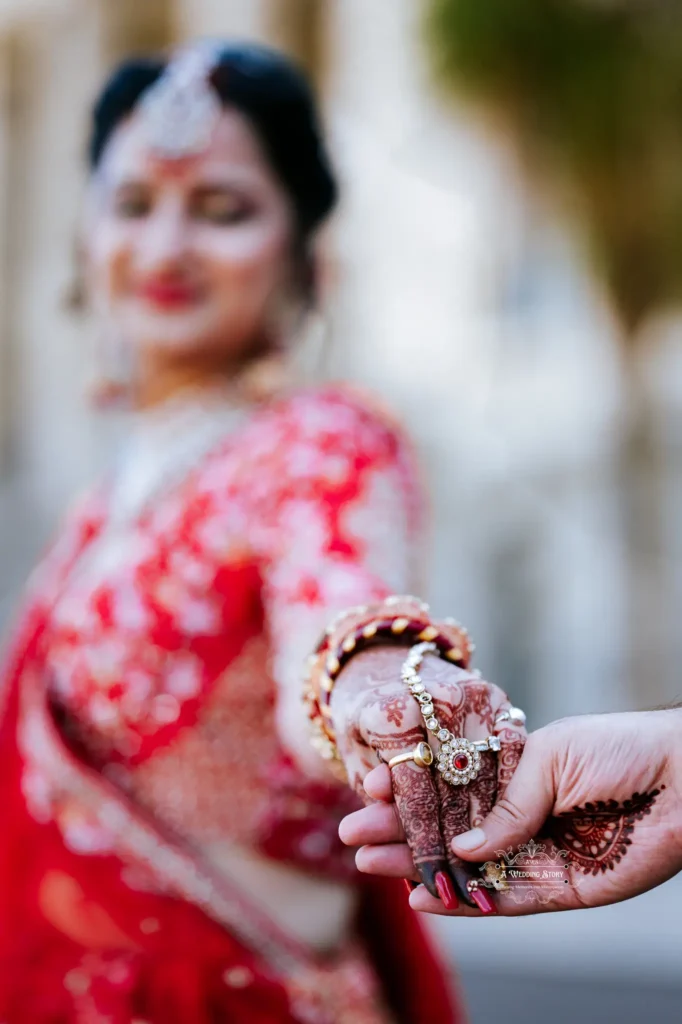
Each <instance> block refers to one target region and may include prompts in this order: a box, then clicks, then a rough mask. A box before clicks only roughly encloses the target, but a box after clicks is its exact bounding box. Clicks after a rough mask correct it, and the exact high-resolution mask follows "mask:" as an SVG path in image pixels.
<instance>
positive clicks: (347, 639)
mask: <svg viewBox="0 0 682 1024" xmlns="http://www.w3.org/2000/svg"><path fill="white" fill-rule="evenodd" d="M418 643H429V644H433V650H434V652H435V653H437V654H438V655H439V656H440V657H441V658H444V659H445V660H446V661H449V662H451V663H452V664H454V665H458V666H459V667H460V668H467V667H468V665H469V662H470V659H471V656H472V654H473V652H474V650H475V648H474V645H473V643H472V642H471V640H470V638H469V634H468V632H467V631H466V629H465V628H464V626H462V625H460V623H458V622H456V621H455V620H454V619H444V620H443V621H442V622H434V621H433V620H432V619H431V617H430V611H429V606H428V605H427V604H424V602H423V601H420V600H419V599H418V598H416V597H410V596H406V597H398V596H395V597H388V598H386V600H385V601H382V602H380V603H378V604H374V605H363V606H361V607H358V608H351V609H349V610H347V611H345V612H343V613H342V614H341V615H339V616H337V618H336V619H334V621H333V622H332V623H331V624H330V625H329V626H328V628H327V629H326V631H325V633H324V635H323V637H322V639H321V640H320V642H319V644H318V645H317V648H316V650H315V652H314V654H312V655H311V657H310V659H309V662H308V672H307V675H306V679H305V685H304V701H305V704H306V707H307V711H308V717H309V719H310V721H311V724H312V732H313V735H312V743H313V745H314V746H315V747H316V749H317V750H318V752H319V753H320V754H321V755H322V757H324V758H325V759H326V760H330V761H340V757H339V751H338V747H337V744H336V734H335V731H334V723H333V721H332V712H331V706H330V705H331V695H332V691H333V689H334V684H335V682H336V680H337V678H338V676H339V674H340V673H341V671H342V669H343V668H344V667H345V666H346V665H347V664H348V662H349V661H350V659H351V658H352V657H353V656H354V655H356V654H359V653H360V651H365V650H368V649H369V648H370V647H373V646H378V645H385V644H395V645H400V646H407V647H412V646H413V645H414V644H418Z"/></svg>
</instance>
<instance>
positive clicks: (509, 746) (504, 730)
mask: <svg viewBox="0 0 682 1024" xmlns="http://www.w3.org/2000/svg"><path fill="white" fill-rule="evenodd" d="M511 707H512V704H511V701H510V700H509V698H508V697H507V696H506V694H505V695H504V700H503V701H502V703H501V704H500V706H499V707H498V708H497V710H496V712H495V718H496V720H497V718H498V717H499V715H500V714H501V713H503V712H505V711H509V710H510V709H511ZM494 732H495V735H496V736H497V737H498V739H499V740H500V743H501V745H502V746H501V749H500V751H499V753H498V755H497V799H498V800H499V799H500V797H501V796H504V792H505V790H506V788H507V786H508V785H509V783H510V782H511V780H512V776H513V775H514V772H515V771H516V769H517V768H518V765H519V761H520V760H521V755H522V754H523V748H524V746H525V744H526V740H527V739H528V733H527V732H526V728H525V726H524V725H522V724H520V723H518V722H512V721H509V720H505V721H502V722H499V724H498V723H497V721H496V723H495V727H494Z"/></svg>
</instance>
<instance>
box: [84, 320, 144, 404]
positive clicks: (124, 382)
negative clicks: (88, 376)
mask: <svg viewBox="0 0 682 1024" xmlns="http://www.w3.org/2000/svg"><path fill="white" fill-rule="evenodd" d="M132 390H133V366H132V360H131V358H130V352H129V349H128V346H127V345H126V344H125V343H124V341H123V339H122V338H121V337H120V336H118V335H117V332H116V331H115V330H114V329H113V328H112V326H111V323H110V322H109V321H108V318H106V317H101V318H100V330H99V332H98V337H97V340H96V345H95V369H94V374H93V378H92V381H91V383H90V385H89V387H88V398H89V400H90V402H91V403H92V404H93V405H94V406H95V408H97V409H101V410H112V409H118V408H121V407H123V406H126V405H128V404H129V402H130V399H131V396H132Z"/></svg>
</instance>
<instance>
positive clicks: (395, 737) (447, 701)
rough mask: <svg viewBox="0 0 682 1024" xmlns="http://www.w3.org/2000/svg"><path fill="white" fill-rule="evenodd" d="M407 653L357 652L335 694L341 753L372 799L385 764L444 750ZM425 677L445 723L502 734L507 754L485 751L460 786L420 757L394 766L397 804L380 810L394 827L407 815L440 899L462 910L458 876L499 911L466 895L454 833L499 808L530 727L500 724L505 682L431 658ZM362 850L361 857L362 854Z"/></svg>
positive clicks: (409, 836)
mask: <svg viewBox="0 0 682 1024" xmlns="http://www.w3.org/2000/svg"><path fill="white" fill-rule="evenodd" d="M407 654H408V651H407V650H406V649H405V648H402V649H401V648H394V647H380V648H375V649H373V650H369V651H366V652H364V653H362V654H358V655H357V656H356V657H354V658H352V659H351V660H350V662H349V663H348V665H347V666H346V668H345V669H344V670H343V672H342V673H341V675H340V676H339V679H338V680H337V683H336V686H335V688H334V691H333V694H332V702H331V705H332V713H333V720H334V726H335V730H336V736H337V743H338V746H339V751H340V754H341V756H342V759H343V761H344V764H345V767H346V770H347V772H348V778H349V780H350V783H351V785H352V786H353V788H354V789H355V790H356V791H357V792H358V793H359V794H360V795H361V796H362V797H363V799H365V800H366V799H367V793H366V791H365V789H364V781H365V778H366V776H367V775H368V773H369V772H370V771H371V770H372V769H374V768H376V766H377V765H378V764H380V763H381V762H388V761H390V760H391V758H393V757H395V756H397V755H398V754H403V753H408V752H410V751H412V750H414V748H415V747H416V746H417V744H419V743H423V742H428V743H429V745H430V746H431V748H432V750H433V752H434V754H437V753H438V749H439V746H440V744H439V741H438V739H437V738H436V737H435V736H434V735H433V733H431V732H429V731H428V730H427V728H426V725H425V721H424V717H423V716H422V713H421V710H420V706H419V704H418V702H417V700H416V699H415V697H414V696H413V695H412V694H411V693H410V691H409V690H408V688H407V686H406V684H405V683H404V682H403V680H402V678H401V669H402V666H403V663H404V661H405V658H406V657H407ZM419 675H420V677H421V679H422V680H423V682H424V684H425V685H426V689H427V690H428V692H429V693H430V694H431V695H432V697H433V698H434V707H435V714H436V716H437V718H438V721H439V723H440V725H441V726H442V727H444V728H445V729H448V730H449V731H450V732H451V733H452V734H453V736H455V737H466V738H467V739H468V740H486V739H487V738H488V736H490V735H491V734H492V733H493V731H494V732H495V734H496V735H498V736H499V738H500V740H501V750H500V751H499V753H493V752H492V751H487V750H486V751H482V752H481V754H480V757H481V766H480V771H479V773H478V776H477V777H476V778H475V779H474V780H473V781H472V782H469V783H468V784H466V785H459V786H455V785H451V784H450V783H449V782H447V781H446V780H445V778H444V777H443V774H442V773H441V772H439V771H438V770H437V769H436V765H435V764H434V765H433V766H431V767H430V768H419V767H417V765H416V764H415V763H414V762H412V761H407V762H403V763H402V764H398V765H396V766H395V767H394V768H393V769H392V770H391V782H392V786H393V795H394V797H395V804H383V805H380V806H377V807H375V808H372V811H373V813H374V814H375V816H376V817H377V822H378V825H379V826H381V824H382V819H383V818H385V817H387V816H388V817H390V818H392V822H391V824H392V825H393V826H394V827H395V826H396V825H397V824H398V823H397V822H396V814H397V815H398V817H399V823H400V829H401V835H402V834H403V832H402V830H404V836H405V838H406V841H407V843H408V844H409V848H410V851H411V854H412V857H413V858H414V864H415V865H416V872H417V875H418V877H419V879H420V880H421V881H422V882H423V883H424V885H425V886H426V888H427V890H428V892H429V893H430V894H431V895H432V896H434V897H439V896H440V898H441V899H442V901H443V903H444V904H445V906H446V907H448V906H449V907H454V906H456V897H455V894H454V892H453V885H452V882H453V881H454V883H455V890H456V893H457V896H458V897H459V899H460V900H462V901H464V902H466V903H468V904H470V905H472V906H473V905H478V906H479V907H481V908H482V909H485V906H484V904H489V907H488V909H489V912H492V903H491V901H490V897H489V896H488V894H487V893H486V892H485V891H483V892H482V893H480V894H479V897H478V898H477V897H476V896H474V897H473V898H472V896H471V895H470V894H469V892H468V891H467V888H466V883H467V881H468V880H469V879H470V878H471V877H474V873H473V871H472V869H471V868H469V867H468V866H467V865H465V864H464V863H463V862H462V861H461V860H460V859H459V858H458V857H457V856H456V855H455V854H454V853H453V851H452V846H451V844H452V840H453V839H454V838H455V836H457V835H460V834H461V833H462V832H466V831H468V830H469V829H470V828H474V827H476V826H477V825H479V824H480V822H482V821H483V819H484V818H485V817H486V815H488V814H489V813H490V811H491V810H492V808H493V806H494V805H495V802H496V800H497V799H498V798H499V797H500V796H501V794H502V792H503V790H504V788H505V787H506V785H507V783H508V782H509V780H510V779H511V777H512V775H513V774H514V770H515V769H516V766H517V764H518V762H519V760H520V757H521V753H522V750H523V744H524V741H525V731H524V729H523V728H522V727H521V726H519V725H515V724H512V723H511V722H510V721H508V720H507V721H503V722H501V723H499V724H498V725H497V726H496V725H495V723H496V720H497V719H498V717H499V715H500V713H501V712H503V711H505V710H507V709H508V708H509V707H510V702H509V700H508V699H507V697H506V695H505V694H504V693H503V692H502V691H501V690H500V689H498V687H496V686H492V685H490V684H489V683H486V682H484V681H483V680H482V679H480V677H478V676H477V675H476V674H474V673H472V672H469V671H465V670H462V669H459V668H456V667H455V666H453V665H450V664H448V663H447V662H445V661H443V660H441V659H439V658H437V657H434V656H427V657H426V658H425V659H424V662H423V664H422V666H421V668H420V669H419ZM385 771H386V772H387V771H388V769H385ZM359 813H360V814H363V813H365V814H366V813H367V812H359ZM383 824H386V823H385V822H384V823H383ZM364 841H365V842H371V841H372V840H371V838H369V839H365V840H364ZM358 856H359V857H360V858H361V857H362V851H360V853H359V854H358Z"/></svg>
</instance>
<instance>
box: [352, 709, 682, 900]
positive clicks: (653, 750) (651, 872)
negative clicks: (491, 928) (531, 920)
mask: <svg viewBox="0 0 682 1024" xmlns="http://www.w3.org/2000/svg"><path fill="white" fill-rule="evenodd" d="M681 732H682V710H664V711H651V712H631V713H627V714H619V715H588V716H584V717H578V718H569V719H564V720H562V721H559V722H556V723H553V724H552V725H549V726H547V727H545V728H544V729H540V730H539V731H538V732H536V733H533V734H532V735H531V736H530V737H529V738H528V740H527V743H526V746H525V749H524V752H523V756H522V757H521V759H520V762H519V764H518V767H517V769H516V772H515V774H514V777H513V778H512V779H511V781H510V782H509V784H508V786H506V788H505V787H502V792H501V795H500V796H499V797H498V799H497V800H496V801H495V804H494V806H493V807H492V808H491V809H490V812H489V813H487V814H486V815H485V816H484V818H483V819H482V820H479V821H477V822H474V820H472V822H471V823H472V825H475V827H474V828H473V829H471V830H469V831H465V830H464V829H462V830H461V832H460V834H459V835H458V836H457V837H455V838H454V840H452V842H451V856H453V855H454V856H455V857H458V858H461V859H462V860H463V861H466V862H469V863H470V864H476V865H480V864H483V863H485V862H486V861H492V860H497V859H499V855H500V851H506V850H508V849H509V848H512V849H513V850H516V849H518V847H519V845H520V844H522V843H526V842H528V841H529V840H530V839H532V838H533V837H538V842H542V843H545V844H546V847H547V848H548V849H550V850H551V849H555V850H561V851H565V862H566V865H567V868H568V870H567V878H568V883H569V884H567V885H566V886H565V888H564V887H561V888H560V889H558V890H556V891H555V892H554V893H553V894H552V896H551V898H549V899H547V900H543V901H538V900H532V901H521V900H518V899H514V893H513V891H512V892H498V893H496V894H495V903H496V906H497V909H498V912H499V913H500V914H504V915H508V916H516V915H520V914H530V913H537V912H538V911H551V910H572V909H578V908H581V907H595V906H600V905H603V904H608V903H616V902H618V901H620V900H624V899H628V898H630V897H632V896H636V895H638V894H639V893H642V892H645V891H646V890H647V889H651V888H653V887H654V886H656V885H660V884H661V883H662V882H664V881H666V880H667V879H669V878H671V877H672V876H673V875H675V874H676V873H677V872H678V871H680V870H681V869H682V764H681V757H680V753H679V752H678V748H679V736H680V734H681ZM393 789H395V781H394V783H393ZM365 790H366V792H367V795H368V796H369V797H370V798H372V799H373V800H376V801H377V802H376V803H374V804H372V805H371V806H368V807H366V808H365V809H363V810H361V811H357V812H356V813H355V814H352V815H350V816H348V817H347V818H346V819H345V820H344V821H343V822H342V824H341V830H340V833H341V838H342V839H343V840H344V841H345V842H347V843H349V844H351V845H360V847H361V848H360V850H359V851H358V854H357V858H356V859H357V864H358V867H359V868H360V870H361V871H365V872H369V873H371V874H381V875H393V876H399V877H401V876H402V877H406V878H410V879H413V880H415V881H416V880H417V878H418V872H417V871H416V870H415V866H414V864H413V858H412V854H411V850H410V847H409V845H408V842H409V841H408V837H407V829H406V828H405V827H404V825H403V823H402V821H401V816H400V812H399V806H398V805H397V798H396V802H395V803H394V802H393V799H394V798H393V795H392V786H391V777H390V773H389V771H388V769H387V768H384V767H380V768H376V769H375V770H374V771H373V772H371V773H370V774H369V775H368V776H367V777H366V779H365ZM410 904H411V906H412V907H413V908H414V909H415V910H422V911H428V912H430V913H436V914H444V913H455V914H463V915H467V914H472V913H474V912H473V911H471V910H469V909H468V908H466V907H460V908H458V909H453V910H452V911H448V909H447V908H446V907H445V906H444V905H443V903H442V902H440V901H438V900H436V899H434V898H433V896H432V895H431V894H430V893H429V892H427V891H426V890H425V889H424V887H423V886H420V887H419V888H417V889H415V891H414V892H413V893H412V894H411V896H410Z"/></svg>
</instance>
